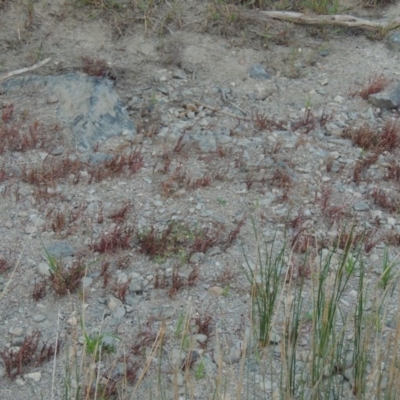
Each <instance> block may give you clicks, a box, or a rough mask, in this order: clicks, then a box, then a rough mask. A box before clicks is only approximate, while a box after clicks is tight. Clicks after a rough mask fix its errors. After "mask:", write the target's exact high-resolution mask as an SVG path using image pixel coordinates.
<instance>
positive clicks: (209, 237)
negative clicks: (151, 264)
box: [137, 220, 244, 261]
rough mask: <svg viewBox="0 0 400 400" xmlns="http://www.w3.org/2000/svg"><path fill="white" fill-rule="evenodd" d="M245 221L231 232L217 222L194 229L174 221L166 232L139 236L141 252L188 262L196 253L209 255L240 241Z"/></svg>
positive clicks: (154, 232)
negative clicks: (206, 226)
mask: <svg viewBox="0 0 400 400" xmlns="http://www.w3.org/2000/svg"><path fill="white" fill-rule="evenodd" d="M243 224H244V220H241V221H239V222H238V224H237V226H236V227H235V228H234V229H233V230H232V231H230V232H226V231H225V229H224V228H225V227H224V226H223V225H222V224H216V223H213V224H212V225H211V226H210V227H209V228H203V229H198V228H191V227H189V226H188V225H187V224H184V223H181V222H170V223H169V224H168V225H167V227H166V229H164V230H161V231H160V230H157V229H156V228H155V227H154V226H153V225H152V226H151V227H150V229H148V230H146V231H142V232H140V233H138V234H137V240H138V242H139V247H140V250H141V251H142V252H143V253H145V254H147V255H148V256H150V257H151V258H155V259H157V260H160V261H162V260H165V259H166V258H168V257H178V258H180V259H182V260H188V259H189V258H190V256H191V255H192V254H193V253H198V252H201V253H205V252H206V251H207V250H208V249H209V248H211V247H213V246H217V245H218V246H221V247H222V248H227V247H229V246H230V245H231V244H232V242H233V241H234V240H235V239H236V238H237V236H238V234H239V232H240V229H241V228H242V226H243Z"/></svg>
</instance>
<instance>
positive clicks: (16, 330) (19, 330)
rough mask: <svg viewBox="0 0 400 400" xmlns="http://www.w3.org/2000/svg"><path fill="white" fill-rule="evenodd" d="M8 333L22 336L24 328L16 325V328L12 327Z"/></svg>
mask: <svg viewBox="0 0 400 400" xmlns="http://www.w3.org/2000/svg"><path fill="white" fill-rule="evenodd" d="M8 333H9V334H10V335H13V336H21V335H22V334H23V333H24V329H23V328H21V327H20V326H16V327H14V328H10V329H9V330H8Z"/></svg>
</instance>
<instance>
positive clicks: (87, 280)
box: [81, 276, 93, 289]
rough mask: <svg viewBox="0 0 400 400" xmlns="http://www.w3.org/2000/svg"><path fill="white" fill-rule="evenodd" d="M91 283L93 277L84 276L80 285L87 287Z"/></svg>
mask: <svg viewBox="0 0 400 400" xmlns="http://www.w3.org/2000/svg"><path fill="white" fill-rule="evenodd" d="M92 283H93V278H91V277H90V276H84V277H83V278H82V281H81V285H82V288H83V289H87V288H88V287H89V286H91V284H92Z"/></svg>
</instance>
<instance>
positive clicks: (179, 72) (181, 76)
mask: <svg viewBox="0 0 400 400" xmlns="http://www.w3.org/2000/svg"><path fill="white" fill-rule="evenodd" d="M172 77H173V78H175V79H187V74H186V72H185V71H183V70H181V69H177V70H176V71H174V72H173V74H172Z"/></svg>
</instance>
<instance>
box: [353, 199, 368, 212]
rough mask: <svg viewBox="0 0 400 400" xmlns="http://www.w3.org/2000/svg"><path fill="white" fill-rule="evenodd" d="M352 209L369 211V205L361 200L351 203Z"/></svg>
mask: <svg viewBox="0 0 400 400" xmlns="http://www.w3.org/2000/svg"><path fill="white" fill-rule="evenodd" d="M353 209H354V211H359V212H364V211H369V205H368V204H366V203H364V202H363V201H359V202H358V203H355V204H354V205H353Z"/></svg>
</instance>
